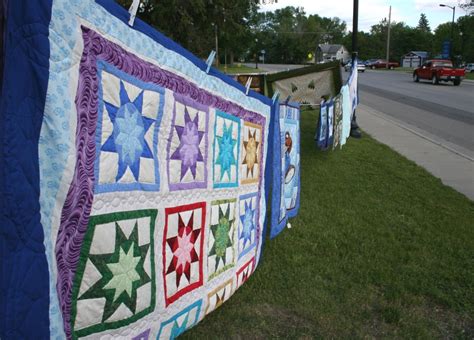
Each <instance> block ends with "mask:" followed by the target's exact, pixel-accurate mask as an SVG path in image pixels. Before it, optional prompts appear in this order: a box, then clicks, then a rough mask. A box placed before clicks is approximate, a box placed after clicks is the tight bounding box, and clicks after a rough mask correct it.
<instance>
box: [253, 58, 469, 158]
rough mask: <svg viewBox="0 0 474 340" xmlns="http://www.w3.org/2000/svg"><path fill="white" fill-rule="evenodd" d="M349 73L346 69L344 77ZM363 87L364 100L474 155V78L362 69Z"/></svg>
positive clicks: (272, 69) (275, 68) (274, 67)
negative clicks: (429, 78) (418, 78)
mask: <svg viewBox="0 0 474 340" xmlns="http://www.w3.org/2000/svg"><path fill="white" fill-rule="evenodd" d="M298 67H302V65H274V64H265V65H261V64H260V65H259V68H260V69H262V70H264V71H267V72H278V71H282V70H287V69H293V68H298ZM347 75H348V73H346V72H343V78H346V77H347ZM359 91H360V92H359V94H360V100H361V103H362V104H364V105H366V106H368V107H370V108H373V109H375V110H377V111H380V112H383V113H384V114H386V115H388V116H390V117H393V118H394V119H396V120H398V121H400V122H403V123H406V124H409V125H410V126H414V127H416V128H418V129H419V130H420V131H425V132H426V133H427V134H428V135H430V137H434V139H437V140H439V141H440V143H443V144H448V146H449V147H451V148H453V149H455V150H456V151H458V152H460V153H463V154H467V155H468V156H470V157H473V158H474V82H472V81H469V82H468V81H465V82H463V83H462V84H461V86H453V85H452V84H450V83H442V84H440V85H437V86H433V85H431V83H430V82H423V81H422V82H420V83H415V82H413V80H412V77H411V74H410V73H405V72H400V71H381V70H375V71H372V70H367V71H366V72H364V73H359Z"/></svg>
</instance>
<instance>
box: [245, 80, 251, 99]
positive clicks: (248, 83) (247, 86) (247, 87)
mask: <svg viewBox="0 0 474 340" xmlns="http://www.w3.org/2000/svg"><path fill="white" fill-rule="evenodd" d="M250 85H252V77H249V78H248V79H247V83H246V84H245V95H246V96H248V94H249V90H250Z"/></svg>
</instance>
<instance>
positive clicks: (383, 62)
mask: <svg viewBox="0 0 474 340" xmlns="http://www.w3.org/2000/svg"><path fill="white" fill-rule="evenodd" d="M387 64H388V68H389V69H390V70H393V69H394V68H395V67H399V66H400V64H399V63H397V62H396V61H389V62H388V63H387V61H386V60H385V59H377V60H375V61H374V62H371V63H369V64H368V65H366V66H367V67H369V68H371V69H372V70H374V69H376V68H387Z"/></svg>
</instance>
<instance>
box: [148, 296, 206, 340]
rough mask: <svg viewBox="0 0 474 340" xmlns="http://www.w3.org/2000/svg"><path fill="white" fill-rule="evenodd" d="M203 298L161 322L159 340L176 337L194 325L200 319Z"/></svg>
mask: <svg viewBox="0 0 474 340" xmlns="http://www.w3.org/2000/svg"><path fill="white" fill-rule="evenodd" d="M201 307H202V300H198V301H196V302H194V303H193V304H191V305H189V306H188V307H186V308H184V309H183V310H182V311H180V312H179V313H177V314H176V315H174V316H173V317H171V318H170V319H168V320H167V321H165V322H162V323H161V326H160V330H159V332H158V336H157V337H156V338H157V339H159V340H165V339H176V338H177V337H178V336H179V335H181V334H182V333H184V331H186V330H187V329H189V328H191V327H193V326H194V325H195V324H197V322H198V321H199V317H200V314H201Z"/></svg>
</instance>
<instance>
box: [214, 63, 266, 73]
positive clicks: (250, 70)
mask: <svg viewBox="0 0 474 340" xmlns="http://www.w3.org/2000/svg"><path fill="white" fill-rule="evenodd" d="M219 71H221V72H224V73H228V74H235V73H256V72H262V70H260V69H258V68H257V69H256V68H255V67H247V66H245V65H240V66H239V64H234V66H232V67H230V66H227V70H226V69H225V67H224V65H220V66H219Z"/></svg>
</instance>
